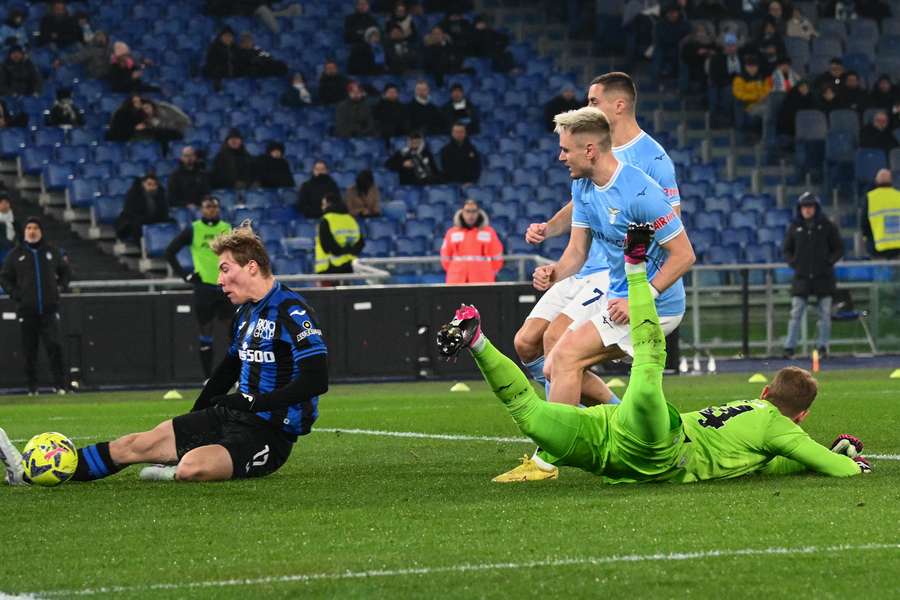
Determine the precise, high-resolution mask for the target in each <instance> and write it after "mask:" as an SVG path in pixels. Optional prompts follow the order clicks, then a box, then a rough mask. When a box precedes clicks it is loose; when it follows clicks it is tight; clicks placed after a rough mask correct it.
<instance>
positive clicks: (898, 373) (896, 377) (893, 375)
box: [891, 369, 900, 379]
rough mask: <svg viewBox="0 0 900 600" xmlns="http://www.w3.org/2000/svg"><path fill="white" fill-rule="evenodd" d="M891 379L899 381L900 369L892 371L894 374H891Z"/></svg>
mask: <svg viewBox="0 0 900 600" xmlns="http://www.w3.org/2000/svg"><path fill="white" fill-rule="evenodd" d="M891 379H900V369H894V372H893V373H891Z"/></svg>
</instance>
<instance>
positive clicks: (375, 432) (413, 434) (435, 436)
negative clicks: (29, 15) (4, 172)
mask: <svg viewBox="0 0 900 600" xmlns="http://www.w3.org/2000/svg"><path fill="white" fill-rule="evenodd" d="M313 433H346V434H349V435H372V436H380V437H395V438H409V439H418V440H441V441H445V442H494V443H501V444H507V443H509V444H533V443H534V442H533V441H531V440H530V439H528V438H525V437H498V436H489V435H462V434H451V433H422V432H418V431H384V430H380V429H341V428H339V427H318V428H316V429H313ZM98 437H99V436H96V435H93V436H92V435H81V436H70V437H69V439H70V440H93V439H96V438H98ZM28 439H30V438H15V439H12V440H10V441H12V442H27V441H28ZM865 457H866V458H874V459H877V460H900V454H866V455H865Z"/></svg>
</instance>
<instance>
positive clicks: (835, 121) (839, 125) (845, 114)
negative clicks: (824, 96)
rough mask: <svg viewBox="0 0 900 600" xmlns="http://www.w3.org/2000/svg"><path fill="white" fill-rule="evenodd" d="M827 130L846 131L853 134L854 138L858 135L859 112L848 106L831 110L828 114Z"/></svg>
mask: <svg viewBox="0 0 900 600" xmlns="http://www.w3.org/2000/svg"><path fill="white" fill-rule="evenodd" d="M828 123H829V126H830V127H829V131H846V132H848V133H850V134H852V135H853V138H854V139H858V136H859V113H858V112H856V111H855V110H852V109H849V108H839V109H837V110H833V111H831V113H830V114H829V115H828Z"/></svg>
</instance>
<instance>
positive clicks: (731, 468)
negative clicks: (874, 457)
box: [665, 400, 860, 482]
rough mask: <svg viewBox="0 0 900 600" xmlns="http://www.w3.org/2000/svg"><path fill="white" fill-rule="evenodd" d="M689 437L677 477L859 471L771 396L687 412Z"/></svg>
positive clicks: (836, 474)
mask: <svg viewBox="0 0 900 600" xmlns="http://www.w3.org/2000/svg"><path fill="white" fill-rule="evenodd" d="M681 420H682V424H683V427H684V433H685V436H686V440H685V443H684V444H683V446H682V452H681V454H680V456H679V459H678V461H677V463H676V467H675V471H676V472H675V473H669V474H668V475H669V477H665V479H670V480H672V481H681V482H690V481H698V480H703V479H726V478H730V477H739V476H741V475H745V474H747V473H753V472H757V471H758V472H762V473H770V474H786V473H793V472H798V471H805V470H811V471H816V472H818V473H822V474H824V475H830V476H832V477H848V476H850V475H858V474H859V472H860V471H859V466H858V465H857V464H856V463H855V462H854V461H853V460H852V459H850V458H848V457H846V456H843V455H840V454H835V453H834V452H831V451H830V450H829V449H828V448H826V447H824V446H822V445H821V444H818V443H816V442H815V441H813V439H812V438H810V437H809V434H807V433H806V432H805V431H803V429H801V428H800V426H799V425H797V424H796V423H794V422H793V421H791V420H790V419H788V418H787V417H785V416H784V415H782V414H781V412H780V411H779V410H778V408H776V407H775V406H774V405H773V404H772V403H770V402H768V401H767V400H749V401H738V402H729V403H728V404H723V405H721V406H712V407H709V408H705V409H703V410H699V411H695V412H689V413H682V414H681Z"/></svg>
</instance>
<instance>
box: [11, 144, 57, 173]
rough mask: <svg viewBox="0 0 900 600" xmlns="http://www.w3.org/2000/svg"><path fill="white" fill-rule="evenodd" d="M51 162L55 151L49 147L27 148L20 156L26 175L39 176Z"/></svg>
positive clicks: (23, 171)
mask: <svg viewBox="0 0 900 600" xmlns="http://www.w3.org/2000/svg"><path fill="white" fill-rule="evenodd" d="M51 160H53V149H52V148H49V147H47V146H43V147H38V148H35V147H32V148H25V149H23V150H22V154H21V155H20V156H19V164H20V165H21V167H22V173H24V174H25V175H37V174H38V173H40V172H41V171H42V170H43V168H44V166H46V165H48V164H50V161H51Z"/></svg>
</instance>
